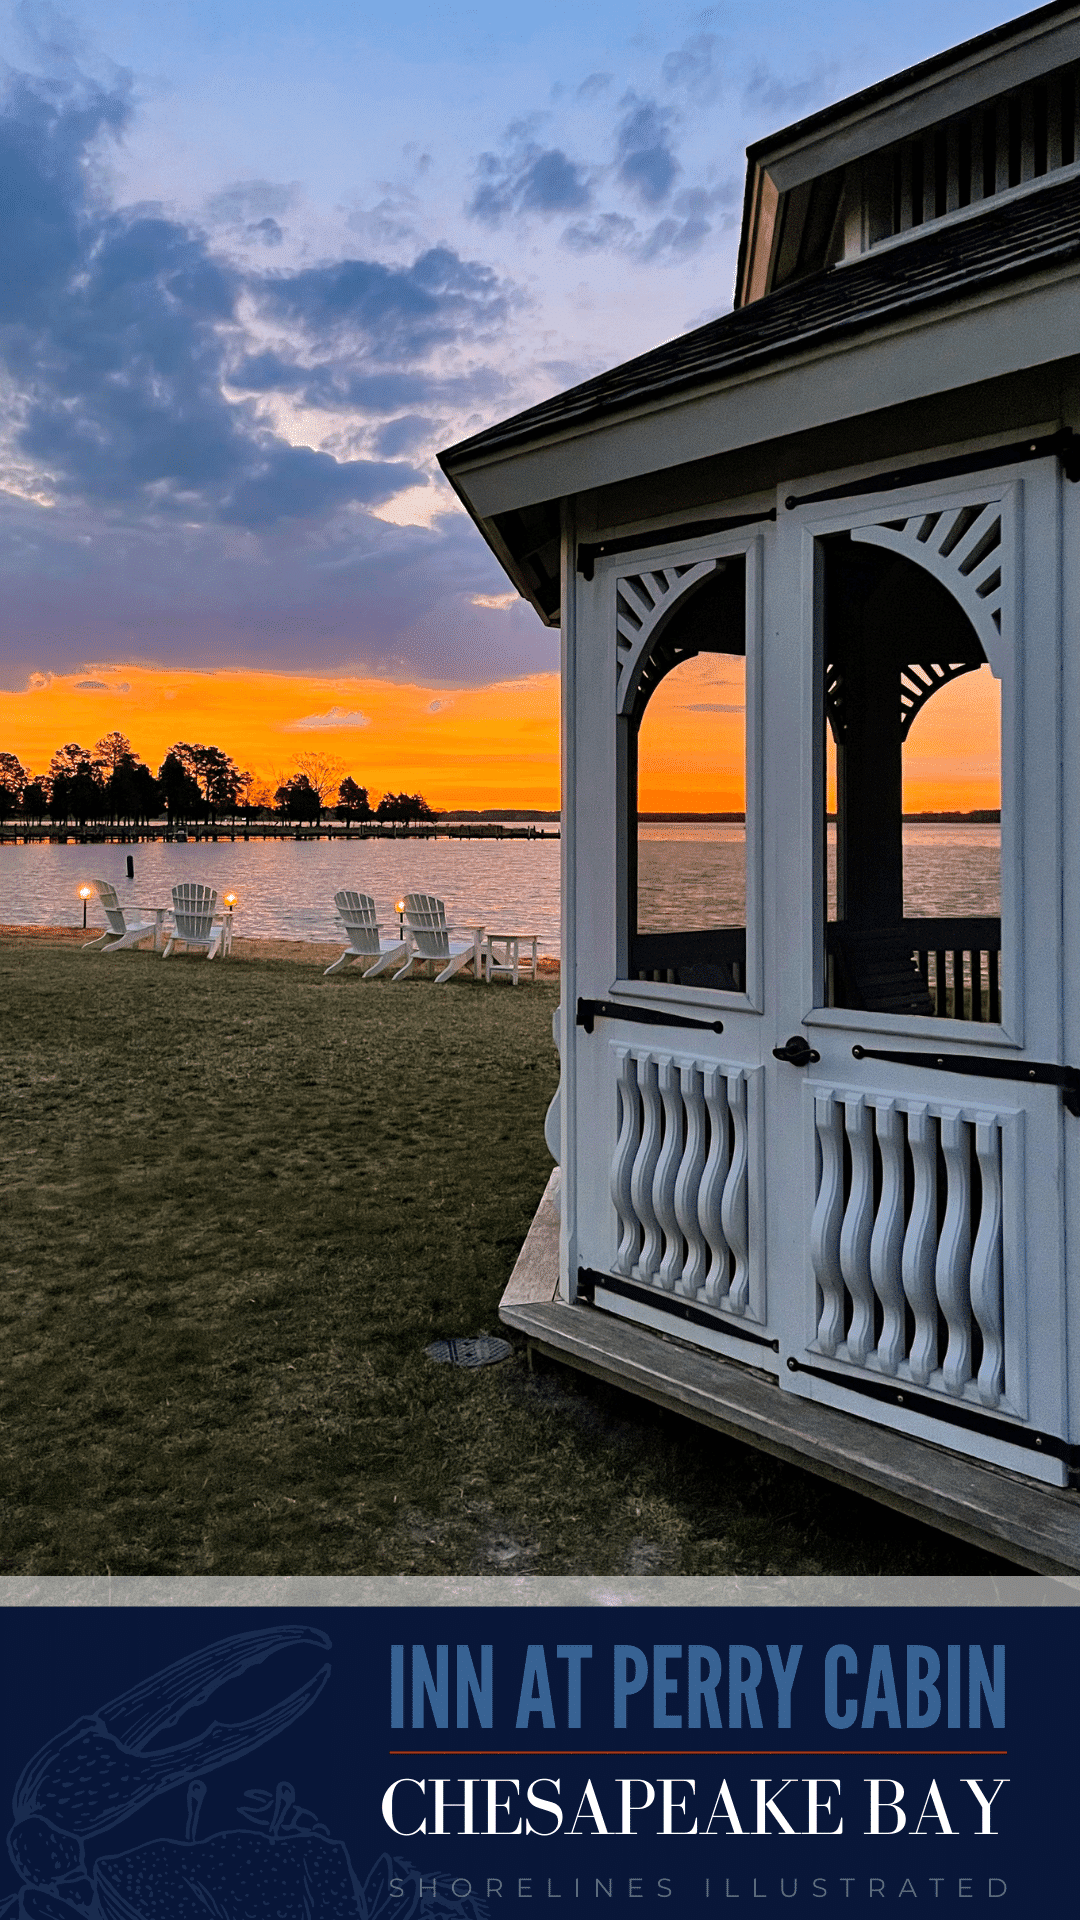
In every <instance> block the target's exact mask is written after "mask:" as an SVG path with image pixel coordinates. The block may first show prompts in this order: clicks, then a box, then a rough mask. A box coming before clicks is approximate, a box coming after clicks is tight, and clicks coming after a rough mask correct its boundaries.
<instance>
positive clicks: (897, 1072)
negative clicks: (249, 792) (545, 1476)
mask: <svg viewBox="0 0 1080 1920" xmlns="http://www.w3.org/2000/svg"><path fill="white" fill-rule="evenodd" d="M442 464H443V467H444V470H445V472H446V474H447V476H448V478H449V480H450V481H451V483H452V485H453V486H454V487H455V488H456V490H457V492H458V494H459V496H460V498H461V499H462V501H463V502H464V504H465V505H466V507H467V508H468V510H469V512H470V513H471V514H472V516H473V518H474V519H475V521H476V523H477V525H478V526H479V528H480V530H481V531H482V533H483V535H484V537H485V538H486V539H487V540H488V542H489V543H490V545H491V547H492V548H493V549H494V551H495V553H496V554H497V556H498V558H499V560H500V561H501V563H502V565H503V566H504V568H505V570H506V572H507V574H508V575H509V578H510V579H511V581H512V582H513V584H514V585H515V586H516V587H517V589H518V591H519V592H520V593H521V594H522V595H523V596H524V597H525V598H526V599H528V600H529V601H530V602H531V603H532V605H533V606H534V607H535V609H536V611H537V613H538V614H539V615H540V617H541V619H543V620H544V621H545V622H547V623H548V624H549V625H552V626H555V625H559V626H560V627H561V632H562V676H563V734H562V782H563V806H564V840H563V894H562V912H563V935H562V938H563V947H562V1001H561V1007H560V1012H559V1016H558V1022H557V1027H558V1032H557V1038H558V1045H559V1051H560V1057H561V1084H560V1091H559V1095H558V1098H557V1101H556V1105H555V1108H554V1109H553V1112H552V1115H551V1116H550V1117H549V1132H548V1137H549V1144H550V1145H551V1147H552V1151H553V1154H554V1156H555V1158H556V1159H557V1161H558V1165H559V1170H558V1174H557V1175H556V1176H553V1184H552V1190H549V1194H548V1195H547V1196H545V1202H544V1204H543V1205H542V1207H541V1210H540V1213H539V1214H538V1216H537V1220H536V1223H535V1224H534V1229H533V1233H532V1235H531V1236H530V1240H529V1242H528V1243H527V1245H526V1248H525V1250H524V1252H523V1255H522V1260H521V1262H520V1263H519V1268H518V1270H517V1272H516V1273H515V1277H514V1280H513V1281H512V1283H511V1286H510V1288H509V1289H508V1291H507V1294H506V1296H505V1297H504V1300H503V1304H502V1308H501V1312H502V1316H503V1318H504V1320H505V1321H506V1322H507V1323H508V1324H509V1325H510V1326H512V1327H516V1328H517V1329H518V1330H519V1331H521V1332H523V1333H524V1334H526V1335H527V1336H528V1338H529V1339H530V1341H532V1342H533V1343H534V1344H535V1345H536V1347H537V1348H539V1349H540V1350H542V1351H543V1352H546V1353H548V1354H550V1355H553V1356H556V1357H558V1358H560V1359H561V1360H562V1361H564V1362H566V1363H568V1364H570V1365H572V1366H577V1367H581V1368H583V1369H585V1370H587V1371H589V1372H590V1373H593V1374H595V1375H598V1376H599V1377H601V1378H604V1379H608V1380H611V1381H614V1382H616V1383H618V1384H619V1385H621V1386H623V1387H626V1388H629V1389H630V1390H632V1391H636V1392H638V1393H641V1394H643V1395H646V1396H648V1397H650V1398H652V1399H653V1400H656V1401H658V1402H660V1403H661V1404H664V1405H667V1406H670V1407H673V1408H676V1409H678V1410H679V1411H680V1412H682V1413H684V1414H688V1415H690V1416H691V1417H693V1418H695V1419H698V1420H700V1421H703V1422H705V1423H706V1424H709V1425H711V1426H713V1427H716V1428H718V1429H720V1430H722V1431H724V1432H727V1433H730V1434H733V1435H737V1436H738V1437H739V1438H741V1439H744V1440H748V1441H751V1442H753V1443H754V1444H756V1445H759V1446H762V1447H765V1448H767V1449H769V1450H771V1451H772V1452H774V1453H776V1454H779V1455H781V1456H782V1457H785V1458H787V1459H790V1460H793V1461H797V1462H799V1463H800V1464H801V1465H803V1466H805V1467H808V1468H810V1469H812V1470H815V1471H818V1472H820V1473H823V1474H825V1475H827V1476H829V1477H832V1478H834V1479H837V1480H840V1481H843V1482H845V1483H846V1484H849V1485H851V1486H854V1487H857V1488H858V1489H859V1490H861V1491H863V1492H866V1493H869V1494H872V1495H875V1496H876V1497H878V1498H880V1499H883V1500H885V1501H887V1502H889V1503H891V1504H892V1505H894V1506H896V1507H898V1508H901V1509H903V1510H905V1511H908V1512H911V1513H914V1514H916V1515H918V1516H919V1517H920V1518H923V1519H927V1520H930V1521H932V1522H933V1523H935V1524H937V1525H939V1526H941V1527H944V1528H947V1529H948V1530H950V1531H953V1532H955V1533H957V1534H959V1535H961V1536H963V1537H966V1538H968V1539H970V1540H972V1541H975V1542H978V1543H979V1544H981V1545H983V1546H986V1547H988V1548H991V1549H993V1550H995V1551H998V1552H1001V1553H1004V1554H1006V1555H1008V1556H1011V1557H1012V1558H1014V1559H1015V1560H1017V1561H1018V1562H1020V1563H1021V1564H1023V1565H1026V1566H1029V1567H1034V1568H1038V1569H1041V1570H1045V1571H1051V1570H1061V1569H1063V1568H1069V1569H1073V1570H1075V1569H1080V1496H1078V1493H1077V1491H1076V1488H1077V1485H1078V1475H1080V1254H1078V1252H1077V1248H1078V1247H1080V1067H1078V1066H1076V1065H1071V1064H1069V1063H1070V1062H1077V1063H1080V911H1078V907H1080V742H1078V735H1077V716H1078V715H1080V488H1078V487H1077V485H1076V484H1075V483H1076V482H1077V480H1080V5H1074V4H1053V5H1049V6H1044V7H1041V8H1039V9H1038V10H1037V11H1035V12H1033V13H1029V14H1027V15H1025V16H1024V17H1023V18H1021V19H1019V20H1016V21H1014V22H1012V23H1011V24H1009V25H1008V26H1006V27H1002V28H999V29H997V30H995V31H994V32H991V33H987V34H983V35H981V36H980V37H979V38H978V39H975V40H972V41H969V42H967V43H966V44H965V45H963V46H960V47H957V48H956V49H954V50H952V51H951V52H949V53H946V54H943V55H940V56H938V57H936V58H934V59H932V60H928V61H925V62H924V63H922V64H921V65H920V66H918V67H914V68H912V69H910V70H909V71H907V72H905V73H901V74H898V75H896V76H895V77H894V78H892V79H890V80H886V81H883V82H882V83H881V84H880V85H877V86H874V87H871V88H869V89H867V90H866V91H865V92H863V93H860V94H857V95H855V96H854V97H853V98H851V99H848V100H845V101H842V102H841V103H840V104H839V105H837V106H834V107H830V108H828V109H826V110H825V111H823V112H821V113H817V114H814V115H813V116H811V117H810V118H808V119H805V120H803V121H800V122H799V123H798V124H797V125H795V126H792V127H788V128H787V129H785V130H784V131H783V132H781V133H778V134H776V135H774V136H772V137H771V138H769V139H766V140H762V141H760V142H758V143H757V145H756V146H754V147H752V148H751V149H750V151H749V154H748V167H747V178H746V196H745V204H744V214H743V225H742V234H741V242H740V251H739V262H738V271H737V282H736V289H735V304H734V309H733V311H731V312H730V313H727V314H725V315H723V316H722V317H721V318H719V319H717V320H714V321H712V322H710V323H709V324H708V325H706V326H703V327H700V328H698V329H697V330H696V331H694V332H693V333H691V334H688V335H686V336H684V337H682V338H679V339H676V340H673V341H671V342H670V343H669V344H667V345H665V346H663V347H660V348H658V349H656V350H655V351H654V352H651V353H648V354H645V355H643V356H642V357H641V358H639V359H636V360H633V361H631V362H629V363H628V364H626V365H624V366H620V367H616V368H615V369H614V370H613V371H611V372H610V373H606V374H603V375H601V376H600V377H598V378H596V379H593V380H590V381H588V382H586V383H585V384H584V385H581V386H578V387H575V388H573V389H571V390H570V391H569V392H567V393H563V394H560V395H558V396H557V397H556V398H554V399H552V400H549V401H547V402H545V403H544V404H543V405H540V406H537V407H534V408H532V409H530V410H529V411H528V412H526V413H523V414H519V415H518V416H516V417H515V418H514V419H511V420H508V421H505V422H503V423H501V424H500V425H497V426H494V427H491V428H489V429H488V430H486V431H485V432H482V433H480V434H477V435H475V436H474V437H472V438H471V439H469V440H466V441H464V442H462V443H461V444H460V445H458V446H455V447H453V448H451V449H450V450H449V451H448V452H446V453H445V454H444V455H443V456H442ZM957 682H962V683H964V684H963V686H962V687H961V688H959V689H958V688H957V687H956V686H955V685H954V683H957ZM680 686H684V687H685V688H686V689H687V694H689V693H690V692H693V691H694V690H695V689H696V690H697V691H698V692H699V693H700V692H701V690H702V689H706V690H707V689H709V688H712V689H713V690H714V691H716V690H718V691H720V692H722V693H723V697H722V698H714V699H709V698H704V699H698V700H696V701H695V700H692V699H689V698H688V697H684V698H683V700H682V709H683V712H684V716H685V713H686V712H689V711H694V712H697V711H700V715H701V729H702V755H703V764H705V761H706V758H707V760H708V765H709V766H710V767H712V768H713V770H714V774H715V777H716V781H717V790H718V791H719V790H720V789H721V787H722V788H723V791H724V792H725V793H728V794H730V793H731V792H737V794H738V795H739V803H738V804H737V805H736V806H735V807H733V808H732V807H730V806H729V814H730V816H731V817H730V818H729V821H728V825H729V828H730V832H729V834H728V840H729V842H730V847H729V854H730V859H729V865H730V867H731V875H732V876H733V877H732V883H731V885H730V886H725V888H724V889H720V888H717V889H715V890H714V891H713V893H711V894H709V893H708V891H707V890H706V892H705V894H703V893H702V890H701V888H700V887H698V888H697V889H696V891H694V893H693V898H690V897H689V896H688V898H687V901H686V907H685V911H684V912H682V913H681V914H680V913H679V912H675V911H673V910H672V902H671V895H670V889H669V893H668V896H667V905H666V907H665V908H664V910H663V911H658V910H657V906H656V893H655V887H654V886H653V883H652V882H653V877H654V876H655V871H656V859H657V853H656V845H655V834H654V835H653V838H652V839H650V831H651V829H650V825H649V822H648V821H646V820H645V819H643V817H642V816H643V815H644V814H645V813H646V812H647V811H648V809H647V808H646V807H645V806H644V805H643V804H642V794H643V788H642V785H641V773H640V767H641V764H643V762H642V755H644V754H646V753H647V751H648V750H649V749H648V742H649V739H650V738H651V736H650V733H649V729H650V726H651V725H652V716H653V715H655V713H657V712H658V711H659V710H660V703H661V702H662V701H664V700H669V701H670V699H671V696H672V690H673V689H676V688H678V687H680ZM969 696H970V697H971V698H975V697H976V696H977V697H978V700H979V701H981V702H982V705H981V707H980V708H979V711H980V713H981V714H982V716H983V719H982V722H981V724H982V727H983V736H982V737H983V738H984V741H988V742H989V746H988V748H987V752H988V753H989V754H990V756H991V757H992V759H993V761H994V765H993V768H992V770H991V771H992V776H993V783H994V791H995V796H996V797H997V798H998V799H999V806H998V805H997V804H994V805H992V806H988V807H984V808H983V809H981V810H980V813H979V814H978V816H977V817H976V819H975V820H974V821H972V819H971V817H970V815H969V818H968V821H967V823H966V824H967V825H969V826H970V825H977V826H979V827H981V828H982V830H983V841H984V842H987V843H989V842H992V843H993V847H994V854H993V858H994V861H998V860H999V862H1000V866H999V872H998V869H997V868H996V867H995V878H994V885H993V888H992V892H993V898H990V897H989V893H988V892H987V890H986V889H984V896H985V897H979V898H976V897H974V895H975V893H976V892H977V889H975V890H974V892H973V893H972V895H971V897H965V898H964V899H963V900H960V901H959V902H958V903H955V904H954V906H953V907H952V908H950V909H949V910H948V911H946V910H945V909H944V908H943V907H942V905H941V903H940V901H939V902H938V903H937V904H936V905H934V904H933V902H931V905H930V906H929V908H928V907H927V906H926V903H925V901H924V900H921V899H920V898H919V897H918V888H917V887H916V885H915V875H914V869H913V865H912V862H913V857H914V856H913V854H912V845H913V842H912V833H911V820H910V811H911V810H910V807H907V806H906V805H905V797H904V796H905V779H906V777H907V772H906V770H908V769H909V768H910V765H911V754H912V752H913V751H914V747H913V741H917V739H918V738H919V734H918V731H917V729H918V728H919V725H920V722H921V718H922V716H923V715H924V714H929V713H930V712H932V711H933V703H934V702H935V701H938V702H940V703H941V704H940V705H939V707H938V709H937V712H938V713H939V714H942V713H948V712H952V711H954V709H953V708H951V707H949V705H948V703H949V702H950V701H957V700H962V699H964V698H968V697H969ZM654 702H655V703H656V705H655V706H654V704H653V703H654ZM963 711H964V709H963V707H962V706H960V705H958V706H956V707H955V712H956V713H957V714H962V712H963ZM721 712H722V713H723V714H724V715H725V718H724V720H723V723H722V724H721V723H720V722H719V721H717V720H716V718H715V716H716V715H717V714H718V713H721ZM987 715H989V716H991V718H990V720H987V718H986V716H987ZM683 724H684V725H685V724H686V723H685V718H684V721H683ZM957 724H959V723H957ZM710 728H711V729H712V732H711V733H710V731H709V730H710ZM947 731H948V729H946V733H947ZM706 736H708V741H707V744H706ZM957 738H958V739H959V735H958V736H957ZM998 817H1000V853H999V854H998V852H997V834H996V831H995V830H994V829H996V824H997V819H998ZM987 829H989V833H987ZM980 844H982V843H980ZM731 849H733V850H734V851H731ZM980 857H981V856H980ZM684 921H685V924H684ZM556 1186H557V1188H558V1195H557V1216H556V1211H555V1205H554V1202H555V1191H554V1189H555V1187H556ZM556 1246H557V1260H556Z"/></svg>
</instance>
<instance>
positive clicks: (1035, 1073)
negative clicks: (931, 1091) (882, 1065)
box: [851, 1047, 1080, 1119]
mask: <svg viewBox="0 0 1080 1920" xmlns="http://www.w3.org/2000/svg"><path fill="white" fill-rule="evenodd" d="M851 1051H852V1054H853V1055H854V1057H855V1059H856V1060H892V1061H895V1062H896V1064H897V1065H898V1066H903V1067H936V1068H937V1069H938V1072H939V1073H965V1074H967V1075H969V1076H970V1077H971V1078H973V1079H976V1080H1021V1081H1024V1082H1025V1083H1026V1084H1027V1085H1028V1086H1040V1087H1060V1088H1061V1097H1062V1099H1063V1101H1064V1102H1065V1105H1066V1106H1067V1108H1068V1110H1069V1112H1070V1113H1074V1114H1076V1116H1077V1118H1078V1119H1080V1067H1061V1066H1058V1065H1057V1064H1056V1063H1055V1062H1053V1061H1045V1060H1002V1059H1001V1058H1000V1056H998V1057H996V1058H994V1059H992V1060H988V1059H986V1058H985V1057H984V1058H982V1059H979V1058H977V1057H976V1056H975V1055H973V1054H967V1053H894V1052H891V1051H890V1052H885V1051H883V1050H882V1049H880V1048H877V1047H852V1049H851Z"/></svg>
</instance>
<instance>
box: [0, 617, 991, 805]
mask: <svg viewBox="0 0 1080 1920" xmlns="http://www.w3.org/2000/svg"><path fill="white" fill-rule="evenodd" d="M742 673H743V663H742V661H741V660H736V659H733V658H731V657H729V656H715V655H712V656H708V655H705V656H698V658H697V659H695V660H693V661H687V662H686V663H685V664H684V665H683V666H681V667H680V668H678V669H677V670H676V671H675V672H674V673H673V674H671V675H669V676H668V678H667V679H666V680H665V681H664V682H663V683H662V684H661V686H660V687H659V688H658V689H657V691H656V693H655V694H654V696H653V698H652V700H651V701H650V704H649V708H648V712H647V714H646V716H645V720H644V723H643V726H642V733H641V742H640V747H641V752H640V763H639V778H640V785H639V804H640V807H641V809H642V811H645V812H672V813H729V812H738V811H741V810H742V808H743V806H744V792H745V781H744V773H743V759H744V751H743V732H744V714H743V711H742V707H743V698H744V696H743V687H742ZM113 730H117V731H119V732H121V733H123V734H125V735H126V736H127V737H128V738H129V739H130V741H131V743H132V746H133V748H134V750H135V752H136V753H137V754H138V755H139V757H140V758H141V759H143V760H145V761H146V762H147V764H148V765H149V766H151V767H153V768H154V770H155V771H156V770H157V768H158V767H159V766H160V764H161V762H162V760H163V759H164V757H165V755H166V754H167V753H168V751H169V749H170V747H171V746H173V744H174V743H175V742H176V741H178V740H186V741H189V742H199V743H201V744H203V745H213V746H218V747H221V748H222V749H223V750H224V752H226V753H227V754H229V755H230V756H231V757H232V759H233V760H235V761H236V763H237V765H238V766H240V767H242V768H244V769H245V770H248V771H250V772H252V773H254V774H255V775H257V776H258V777H259V778H260V779H262V780H265V781H266V782H267V783H268V784H269V785H270V786H271V789H272V788H273V787H274V786H276V785H278V784H280V782H281V780H282V779H284V778H285V777H287V776H288V774H290V773H291V772H293V771H294V770H295V767H296V763H297V760H298V758H299V757H300V755H302V754H304V753H310V752H321V753H324V754H326V755H327V756H328V757H329V758H331V759H333V760H335V761H339V762H341V763H342V777H344V776H345V775H349V776H351V777H352V778H353V779H354V780H356V781H357V783H358V784H359V785H361V786H366V787H367V788H368V790H369V792H370V794H371V797H372V801H373V802H374V801H375V800H376V799H377V798H378V797H379V795H381V794H382V793H385V792H387V791H390V790H392V791H395V792H401V791H404V792H409V793H422V794H423V795H424V797H425V799H426V800H427V801H428V803H429V804H430V805H431V806H434V807H437V808H452V807H494V806H505V807H536V808H542V809H556V808H557V807H558V805H559V683H558V676H557V675H556V674H552V673H548V674H532V675H530V676H528V677H527V678H525V679H522V680H507V681H502V682H496V683H494V684H492V685H489V686H478V687H458V688H451V689H447V688H437V687H424V686H422V685H420V684H418V683H410V684H405V685H401V684H398V683H396V682H393V681H389V680H376V679H360V678H346V677H343V676H341V677H331V676H329V675H326V676H318V675H308V674H288V673H270V672H259V671H245V670H236V671H215V672H197V671H194V670H192V669H190V668H188V669H177V670H170V669H166V668H160V667H145V666H130V665H110V666H90V667H84V668H82V669H81V670H80V671H79V672H77V673H70V674H56V675H47V674H34V675H32V676H31V678H30V681H29V683H28V685H27V686H26V687H25V688H24V689H22V690H21V691H17V692H0V750H2V751H6V752H10V753H14V754H16V755H17V757H18V758H19V759H20V760H21V761H22V763H23V765H24V766H25V767H27V768H28V770H29V771H30V772H31V773H32V774H35V775H41V774H44V772H45V771H46V769H47V767H48V764H49V761H50V759H51V757H52V755H53V754H54V753H55V752H56V750H57V748H58V747H60V746H62V745H64V744H65V743H67V742H69V741H78V742H79V744H80V745H82V746H84V747H89V748H92V747H93V746H94V744H95V742H96V741H98V740H100V739H101V737H102V736H103V735H104V734H106V733H109V732H111V731H113ZM999 741H1000V688H999V687H998V684H997V682H996V681H994V680H993V679H992V677H991V676H990V674H989V672H988V670H987V669H985V668H984V669H983V670H981V672H980V673H978V674H972V675H968V676H965V677H964V678H962V679H960V680H957V681H954V682H953V683H952V684H951V685H949V686H947V687H944V688H943V689H942V690H941V692H940V693H937V694H935V696H934V698H933V699H932V700H931V701H929V702H928V704H927V706H926V707H925V708H924V710H923V711H922V713H921V714H920V715H919V717H918V719H917V720H916V722H915V725H914V726H913V728H912V730H911V733H910V735H909V738H908V742H907V746H906V748H905V753H904V807H905V811H907V812H945V811H953V810H955V811H958V812H968V811H971V810H973V809H975V808H984V807H987V808H992V807H997V806H999V805H1000V779H999V770H998V769H999V745H998V743H999ZM830 799H831V796H830Z"/></svg>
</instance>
